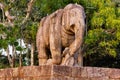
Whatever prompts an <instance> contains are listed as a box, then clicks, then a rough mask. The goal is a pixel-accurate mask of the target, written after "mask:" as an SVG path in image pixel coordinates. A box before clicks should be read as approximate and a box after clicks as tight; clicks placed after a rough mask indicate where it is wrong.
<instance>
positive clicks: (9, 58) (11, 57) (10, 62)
mask: <svg viewBox="0 0 120 80" xmlns="http://www.w3.org/2000/svg"><path fill="white" fill-rule="evenodd" d="M12 52H13V54H14V51H12ZM6 53H7V57H8V61H9V64H10V67H11V68H13V67H14V65H15V56H14V55H12V56H10V52H9V47H8V48H7V50H6Z"/></svg>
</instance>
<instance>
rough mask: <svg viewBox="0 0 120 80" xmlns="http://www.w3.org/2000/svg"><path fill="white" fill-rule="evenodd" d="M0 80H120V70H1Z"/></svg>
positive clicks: (88, 68) (64, 68) (46, 67)
mask: <svg viewBox="0 0 120 80" xmlns="http://www.w3.org/2000/svg"><path fill="white" fill-rule="evenodd" d="M0 80H120V69H111V68H98V67H69V66H55V65H53V66H49V65H43V66H26V67H19V68H8V69H1V70H0Z"/></svg>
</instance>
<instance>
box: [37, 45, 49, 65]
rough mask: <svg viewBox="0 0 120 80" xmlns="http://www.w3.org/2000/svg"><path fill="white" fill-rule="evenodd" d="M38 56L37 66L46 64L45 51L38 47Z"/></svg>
mask: <svg viewBox="0 0 120 80" xmlns="http://www.w3.org/2000/svg"><path fill="white" fill-rule="evenodd" d="M39 50H40V51H39V54H38V59H39V65H44V64H46V63H47V54H46V50H45V48H44V47H43V46H40V47H39Z"/></svg>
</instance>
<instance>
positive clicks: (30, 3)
mask: <svg viewBox="0 0 120 80" xmlns="http://www.w3.org/2000/svg"><path fill="white" fill-rule="evenodd" d="M33 2H34V0H31V1H30V2H29V3H28V9H27V14H26V17H25V18H24V20H23V21H22V25H23V24H24V23H25V22H26V21H27V20H28V18H29V16H30V13H31V11H32V6H33Z"/></svg>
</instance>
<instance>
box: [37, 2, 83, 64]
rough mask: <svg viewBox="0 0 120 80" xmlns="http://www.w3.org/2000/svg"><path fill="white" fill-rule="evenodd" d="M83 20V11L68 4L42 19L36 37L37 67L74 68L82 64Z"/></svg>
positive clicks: (81, 8) (80, 7)
mask: <svg viewBox="0 0 120 80" xmlns="http://www.w3.org/2000/svg"><path fill="white" fill-rule="evenodd" d="M84 19H85V13H84V9H83V7H82V6H80V5H77V4H68V5H67V6H66V7H65V8H64V9H59V10H57V11H55V12H54V13H52V14H50V15H48V16H46V17H44V18H42V20H41V22H40V26H39V29H38V32H37V36H36V44H37V49H38V54H39V55H38V58H39V65H43V64H57V65H70V66H74V65H76V64H79V63H80V64H81V63H82V56H81V55H82V54H81V46H82V43H83V36H84V31H85V21H84ZM79 55H80V56H79ZM78 57H80V58H79V59H78Z"/></svg>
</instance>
